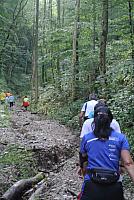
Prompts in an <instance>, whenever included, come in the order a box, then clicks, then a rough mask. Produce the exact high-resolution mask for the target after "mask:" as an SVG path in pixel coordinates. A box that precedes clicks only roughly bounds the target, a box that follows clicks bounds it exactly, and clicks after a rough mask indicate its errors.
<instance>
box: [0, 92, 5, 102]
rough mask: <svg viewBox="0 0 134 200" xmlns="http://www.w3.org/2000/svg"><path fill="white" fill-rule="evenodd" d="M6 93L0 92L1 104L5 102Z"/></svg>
mask: <svg viewBox="0 0 134 200" xmlns="http://www.w3.org/2000/svg"><path fill="white" fill-rule="evenodd" d="M5 98H6V94H5V93H4V92H1V93H0V102H1V104H3V103H5Z"/></svg>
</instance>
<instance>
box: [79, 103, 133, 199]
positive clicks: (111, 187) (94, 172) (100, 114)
mask: <svg viewBox="0 0 134 200" xmlns="http://www.w3.org/2000/svg"><path fill="white" fill-rule="evenodd" d="M108 113H109V109H108V108H107V107H98V109H96V110H95V113H94V125H95V127H94V131H93V132H92V133H89V134H87V135H85V136H84V137H83V138H82V141H81V145H80V166H81V168H82V167H83V163H84V162H85V161H86V160H87V162H88V165H87V170H86V175H85V177H84V183H83V187H82V193H81V200H123V199H124V198H123V189H122V184H121V182H120V181H119V161H120V159H121V160H122V161H123V163H124V167H125V168H126V170H127V171H128V173H129V175H130V177H131V178H132V180H133V181H134V162H133V160H132V158H131V156H130V153H129V144H128V141H127V139H126V137H125V135H124V134H122V133H117V132H115V131H114V130H112V128H110V123H111V119H110V117H109V115H108Z"/></svg>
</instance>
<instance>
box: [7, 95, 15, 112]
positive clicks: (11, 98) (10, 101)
mask: <svg viewBox="0 0 134 200" xmlns="http://www.w3.org/2000/svg"><path fill="white" fill-rule="evenodd" d="M8 102H9V106H10V109H13V105H14V103H15V98H14V96H13V95H12V94H10V96H9V97H8Z"/></svg>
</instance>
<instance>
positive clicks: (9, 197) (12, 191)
mask: <svg viewBox="0 0 134 200" xmlns="http://www.w3.org/2000/svg"><path fill="white" fill-rule="evenodd" d="M43 178H44V174H43V172H41V173H39V174H37V175H36V176H35V177H33V178H29V179H23V180H20V181H18V182H17V183H15V184H14V185H13V186H12V187H11V188H9V190H7V191H6V192H5V194H4V195H3V196H2V198H1V200H18V199H19V200H21V197H22V195H23V194H24V193H25V192H26V191H27V190H29V189H30V188H32V187H33V186H34V185H35V184H37V183H38V182H40V181H41V180H42V179H43Z"/></svg>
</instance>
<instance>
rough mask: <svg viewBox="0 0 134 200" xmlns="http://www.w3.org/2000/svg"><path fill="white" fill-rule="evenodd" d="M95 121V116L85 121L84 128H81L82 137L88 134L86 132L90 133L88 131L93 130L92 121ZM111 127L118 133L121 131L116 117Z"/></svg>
mask: <svg viewBox="0 0 134 200" xmlns="http://www.w3.org/2000/svg"><path fill="white" fill-rule="evenodd" d="M93 121H94V118H91V119H87V120H86V121H85V122H84V124H83V126H82V130H81V134H80V138H82V137H83V136H84V135H86V134H88V133H90V132H92V131H93V128H92V122H93ZM110 127H111V128H112V129H113V130H114V131H116V132H118V133H121V129H120V125H119V123H118V122H117V121H116V120H115V119H113V120H112V122H111V124H110Z"/></svg>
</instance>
